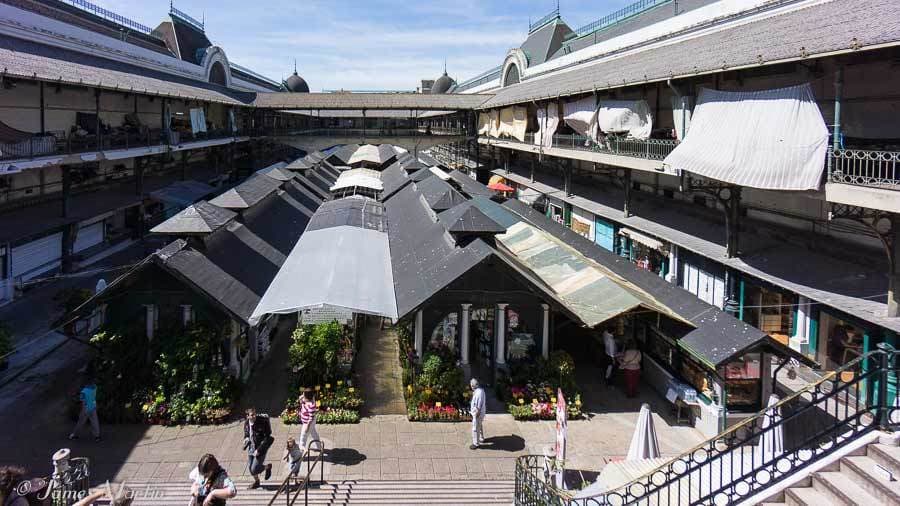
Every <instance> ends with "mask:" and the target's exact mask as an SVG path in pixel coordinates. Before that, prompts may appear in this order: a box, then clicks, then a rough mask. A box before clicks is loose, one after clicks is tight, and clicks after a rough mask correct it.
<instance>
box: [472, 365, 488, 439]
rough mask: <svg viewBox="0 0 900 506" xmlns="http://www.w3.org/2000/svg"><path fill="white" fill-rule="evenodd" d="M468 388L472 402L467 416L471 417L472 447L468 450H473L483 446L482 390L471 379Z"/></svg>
mask: <svg viewBox="0 0 900 506" xmlns="http://www.w3.org/2000/svg"><path fill="white" fill-rule="evenodd" d="M469 386H471V387H472V401H471V402H470V403H469V414H470V415H472V446H470V447H469V449H470V450H475V449H476V448H478V447H479V446H481V445H482V444H484V413H485V410H484V406H485V402H484V388H482V387H481V385H480V384H479V383H478V380H477V379H475V378H472V381H470V382H469Z"/></svg>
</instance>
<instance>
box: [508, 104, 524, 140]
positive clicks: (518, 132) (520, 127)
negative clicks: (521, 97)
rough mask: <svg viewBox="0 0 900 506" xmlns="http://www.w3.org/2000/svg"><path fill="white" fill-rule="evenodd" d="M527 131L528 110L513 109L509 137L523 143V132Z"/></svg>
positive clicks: (522, 108) (521, 108)
mask: <svg viewBox="0 0 900 506" xmlns="http://www.w3.org/2000/svg"><path fill="white" fill-rule="evenodd" d="M527 131H528V109H527V108H525V107H513V122H512V131H511V132H510V135H511V136H513V137H515V138H516V139H518V140H519V142H525V132H527Z"/></svg>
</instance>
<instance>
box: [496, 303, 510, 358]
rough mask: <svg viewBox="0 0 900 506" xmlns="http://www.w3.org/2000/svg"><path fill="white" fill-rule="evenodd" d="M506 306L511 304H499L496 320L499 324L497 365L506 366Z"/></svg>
mask: <svg viewBox="0 0 900 506" xmlns="http://www.w3.org/2000/svg"><path fill="white" fill-rule="evenodd" d="M506 306H509V304H497V314H496V315H495V316H494V320H495V322H496V324H497V357H496V359H495V360H494V363H495V364H496V365H498V366H499V365H506Z"/></svg>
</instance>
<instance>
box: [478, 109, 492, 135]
mask: <svg viewBox="0 0 900 506" xmlns="http://www.w3.org/2000/svg"><path fill="white" fill-rule="evenodd" d="M490 133H491V115H490V114H488V113H486V112H480V113H478V135H488V134H490Z"/></svg>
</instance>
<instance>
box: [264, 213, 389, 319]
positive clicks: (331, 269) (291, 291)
mask: <svg viewBox="0 0 900 506" xmlns="http://www.w3.org/2000/svg"><path fill="white" fill-rule="evenodd" d="M325 306H331V307H335V308H342V309H345V310H350V311H353V312H354V313H362V314H370V315H375V316H385V317H388V318H392V319H394V320H396V319H397V301H396V299H395V297H394V276H393V273H392V271H391V254H390V249H389V247H388V237H387V234H386V233H384V232H379V231H377V230H369V229H365V228H359V227H353V226H346V225H344V226H338V227H331V228H323V229H319V230H312V231H307V232H306V233H304V234H303V235H302V236H300V240H299V241H297V244H296V245H294V249H293V250H292V251H291V254H290V255H289V256H288V257H287V259H286V260H285V261H284V264H283V265H282V266H281V269H280V270H279V271H278V274H276V275H275V279H274V280H272V283H271V284H270V285H269V288H268V289H267V290H266V293H265V294H263V296H262V299H261V300H260V301H259V304H258V305H257V307H256V309H255V310H254V311H253V315H251V316H250V323H251V324H253V325H256V324H257V323H258V322H259V320H260V319H261V318H262V317H263V316H265V315H267V314H288V313H295V312H297V311H301V310H303V309H307V308H322V307H325Z"/></svg>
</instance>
